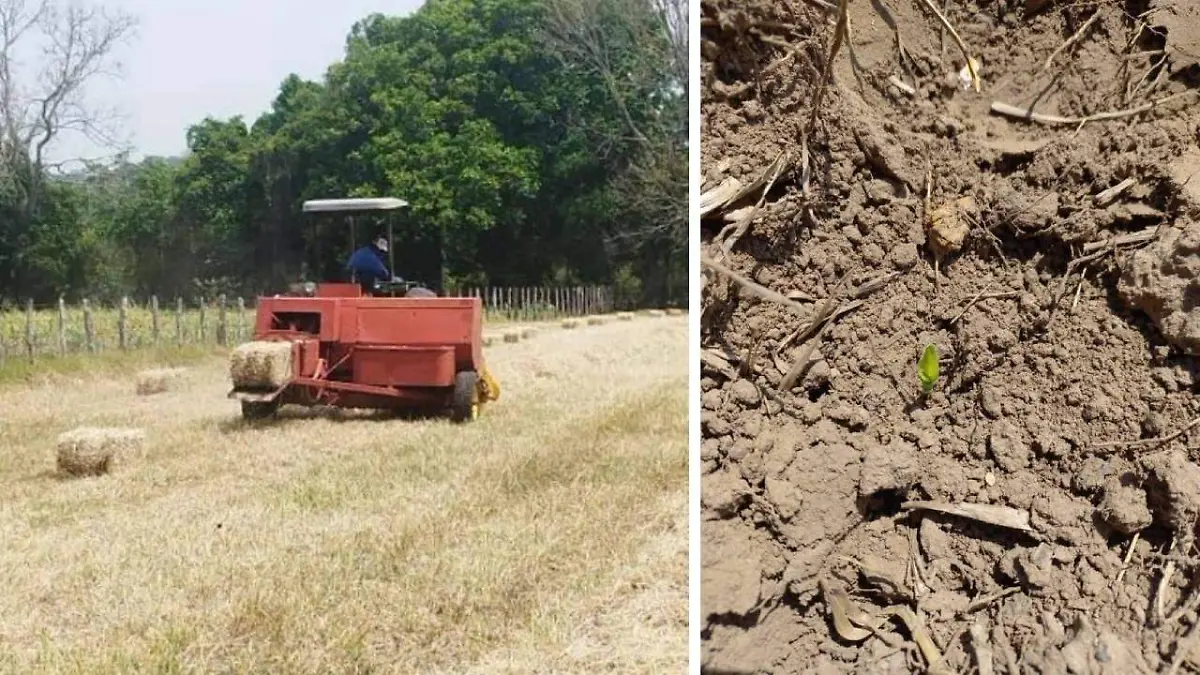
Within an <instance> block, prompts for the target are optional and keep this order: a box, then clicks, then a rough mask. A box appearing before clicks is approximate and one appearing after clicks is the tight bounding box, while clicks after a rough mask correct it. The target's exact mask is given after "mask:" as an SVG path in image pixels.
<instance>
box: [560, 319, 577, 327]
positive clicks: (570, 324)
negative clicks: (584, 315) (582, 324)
mask: <svg viewBox="0 0 1200 675" xmlns="http://www.w3.org/2000/svg"><path fill="white" fill-rule="evenodd" d="M562 327H563V328H567V329H571V328H578V327H579V321H578V320H576V319H563V322H562Z"/></svg>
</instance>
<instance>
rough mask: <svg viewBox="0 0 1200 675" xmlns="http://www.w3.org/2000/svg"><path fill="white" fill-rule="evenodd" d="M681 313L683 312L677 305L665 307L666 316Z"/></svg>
mask: <svg viewBox="0 0 1200 675" xmlns="http://www.w3.org/2000/svg"><path fill="white" fill-rule="evenodd" d="M682 314H683V310H682V309H679V308H678V307H668V308H667V316H680V315H682Z"/></svg>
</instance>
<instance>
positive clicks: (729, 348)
mask: <svg viewBox="0 0 1200 675" xmlns="http://www.w3.org/2000/svg"><path fill="white" fill-rule="evenodd" d="M821 5H822V3H819V2H816V1H815V0H776V1H770V2H767V1H763V0H752V1H751V2H734V1H733V0H703V1H702V2H701V8H702V12H701V21H702V24H701V37H702V44H701V51H702V55H703V58H702V66H701V71H702V77H703V83H702V96H703V100H702V104H701V110H702V112H701V119H702V130H701V138H702V151H701V152H702V158H703V159H702V172H703V180H704V185H703V186H702V192H704V193H705V194H706V195H711V194H714V193H716V192H720V190H721V186H722V185H724V186H726V187H729V186H732V187H733V188H737V187H738V186H742V187H745V186H750V187H752V188H753V187H754V184H755V182H756V179H757V178H759V177H760V176H761V177H763V179H762V180H760V181H758V182H759V183H761V184H763V185H764V186H767V187H769V189H767V190H766V192H765V195H764V192H763V188H762V187H758V188H755V189H750V190H747V192H748V194H745V195H743V196H742V197H741V198H740V200H739V199H738V198H732V199H726V200H725V202H727V203H725V202H722V200H720V199H718V200H716V203H715V204H713V205H710V206H709V207H702V211H704V213H703V222H702V233H703V234H702V246H703V249H704V253H705V256H707V258H708V259H710V260H712V261H714V262H716V263H717V264H718V265H720V266H722V267H723V268H724V269H725V270H727V271H728V272H732V273H733V274H736V275H738V276H740V277H742V278H743V279H745V280H748V281H749V282H752V283H754V284H758V285H760V286H762V287H765V288H766V289H769V290H770V291H774V292H776V293H779V294H784V295H786V296H788V297H789V298H790V299H791V303H792V304H791V306H788V305H787V304H785V303H783V302H781V301H779V300H767V299H763V297H762V295H761V293H759V294H756V293H755V292H754V291H752V290H750V289H749V284H748V283H746V282H745V281H738V280H735V279H733V278H732V277H731V276H730V275H729V274H727V273H726V272H719V271H717V270H716V269H714V268H712V267H706V269H705V271H704V273H703V278H702V284H703V291H702V297H703V300H702V309H703V314H702V336H701V340H702V343H703V344H702V348H703V352H702V354H703V364H702V371H703V373H702V382H701V388H702V394H701V395H702V421H701V426H702V434H703V441H702V450H701V452H702V462H703V478H702V497H701V502H702V507H701V508H702V519H703V522H702V540H703V549H702V576H701V584H702V610H701V611H702V617H703V618H702V623H701V630H702V641H703V670H704V672H705V673H712V674H714V675H715V674H717V673H850V672H860V673H910V672H937V673H945V672H959V673H967V672H978V673H983V674H990V673H1114V674H1116V673H1141V672H1168V671H1171V670H1172V669H1175V670H1176V672H1187V671H1189V670H1191V671H1193V672H1195V671H1197V670H1200V647H1197V645H1198V644H1200V637H1193V635H1197V634H1196V633H1193V632H1192V631H1193V628H1194V627H1195V626H1197V624H1198V622H1200V618H1198V616H1197V611H1198V605H1200V551H1198V550H1197V543H1196V535H1197V518H1198V517H1200V463H1198V462H1200V423H1198V422H1197V421H1198V420H1200V401H1198V399H1200V397H1198V396H1197V393H1198V392H1200V366H1198V365H1197V354H1200V96H1198V95H1197V92H1196V87H1197V85H1198V82H1200V63H1198V60H1200V4H1198V3H1194V2H1191V3H1189V2H1182V1H1180V2H1176V3H1174V4H1165V3H1162V2H1159V1H1158V0H1153V1H1152V2H1146V1H1145V0H1140V1H1139V0H1130V1H1129V2H1124V3H1115V2H1099V3H1088V4H1083V3H1076V4H1071V5H1066V4H1056V3H1051V2H1038V1H1036V0H1033V1H1031V2H1029V3H1028V4H1024V3H1013V2H982V1H981V0H965V2H964V1H962V0H959V1H955V2H949V3H946V6H945V8H944V12H945V15H946V17H947V19H948V20H949V21H950V23H951V24H952V25H953V26H954V27H955V28H956V29H957V31H958V33H959V34H960V35H961V36H962V38H963V40H964V41H965V43H966V44H967V46H968V47H969V49H970V50H971V54H972V56H974V58H976V59H977V61H978V64H979V66H980V73H981V82H982V87H981V91H980V92H976V91H974V90H973V89H972V88H970V87H969V86H968V87H964V86H963V83H962V81H961V80H960V77H959V71H960V69H962V68H963V66H964V64H965V60H964V58H963V56H962V54H961V52H960V51H958V48H957V47H956V46H955V43H954V41H953V39H952V37H951V36H950V35H949V34H948V33H944V31H943V30H942V29H941V28H940V24H939V22H938V20H937V19H936V17H935V16H934V15H933V14H932V13H930V12H929V11H928V10H927V9H926V8H925V7H924V6H923V5H922V4H921V3H919V2H917V1H916V0H912V1H910V0H873V1H871V2H867V1H858V2H851V3H849V10H848V12H849V14H848V15H849V22H848V26H849V37H848V40H847V41H846V42H845V43H844V44H843V46H842V49H841V51H840V52H839V54H838V55H837V57H836V58H835V60H834V62H833V63H834V66H833V77H832V80H831V82H830V84H829V87H828V89H827V90H826V93H825V97H824V99H823V102H822V104H821V108H820V111H819V113H820V114H819V117H818V122H817V124H816V126H815V128H813V129H812V131H811V133H810V134H809V135H808V138H809V142H808V151H809V157H810V158H811V159H810V163H809V169H810V172H809V173H808V175H809V179H808V183H807V186H806V189H805V186H803V185H802V177H803V176H804V175H806V172H804V171H802V169H801V157H802V154H803V153H802V145H801V140H800V139H801V135H802V132H803V130H804V128H805V126H806V120H807V119H808V115H809V110H810V104H811V102H812V99H813V96H814V91H815V90H816V89H817V83H818V82H819V80H820V77H821V72H822V69H823V67H824V63H825V58H826V56H825V55H826V53H827V50H828V46H829V44H830V42H831V41H832V36H833V31H834V14H833V12H832V10H831V9H830V8H822V6H821ZM897 36H899V38H900V40H897ZM900 45H902V46H903V50H904V54H905V57H904V58H901V56H900V48H899V46H900ZM1064 45H1065V47H1064ZM1060 47H1061V49H1060ZM1051 57H1053V58H1051ZM1048 59H1049V61H1048ZM1047 63H1049V65H1047ZM897 82H899V85H898V84H897ZM905 89H910V90H911V93H905ZM1163 99H1167V100H1166V101H1165V102H1164V103H1162V104H1160V105H1156V106H1155V107H1154V109H1152V110H1142V111H1141V112H1140V113H1138V114H1123V115H1120V116H1115V117H1113V118H1109V119H1092V120H1088V121H1087V122H1086V123H1083V124H1081V123H1080V121H1079V119H1080V118H1084V117H1086V116H1089V115H1094V114H1096V113H1102V112H1108V111H1126V110H1131V109H1137V108H1138V107H1139V106H1143V105H1144V104H1146V103H1148V102H1152V101H1159V100H1163ZM994 102H999V103H1002V104H1007V105H1008V106H1009V107H1010V109H1011V108H1013V107H1015V108H1018V109H1022V108H1029V107H1032V110H1033V111H1034V112H1035V113H1037V114H1039V115H1048V116H1057V117H1058V118H1066V121H1067V122H1069V123H1063V124H1053V123H1038V122H1035V121H1033V120H1031V119H1025V118H1022V117H1020V116H1013V115H1005V114H998V113H996V112H994V111H993V110H992V108H991V107H992V105H993V103H994ZM1043 119H1047V120H1048V121H1051V122H1053V121H1054V120H1053V118H1043ZM777 160H779V161H780V162H786V163H787V165H786V168H784V169H783V170H782V171H780V172H779V173H778V176H777V178H776V180H774V181H771V180H770V176H769V175H767V171H768V169H769V168H770V167H771V166H772V163H773V162H777ZM775 166H779V163H776V164H775ZM927 186H928V190H929V201H928V204H929V206H932V207H935V208H936V207H938V206H939V205H941V204H947V203H952V202H956V201H957V200H961V199H963V198H966V197H970V199H968V200H965V201H962V202H958V203H960V204H962V205H963V206H964V208H963V209H962V210H961V215H962V219H961V221H960V222H961V223H962V224H963V225H964V227H965V233H964V236H963V237H962V240H961V245H957V243H956V242H953V241H952V242H950V243H951V244H953V245H951V246H949V247H948V250H946V251H944V255H942V256H940V262H939V265H938V267H939V270H940V274H939V275H937V276H935V272H934V256H933V255H932V254H933V251H931V247H930V245H929V240H930V238H929V236H928V234H927V230H926V227H925V222H926V218H927V212H928V211H929V207H928V206H927V204H926V190H927ZM726 194H727V195H728V194H729V193H726ZM760 197H761V208H760V209H759V210H758V211H757V212H753V211H752V210H751V209H752V207H753V206H754V205H755V204H756V203H758V202H759V199H760ZM702 201H703V200H702ZM748 213H753V215H751V216H750V220H748V221H747V220H745V217H746V215H747V214H748ZM739 221H740V222H743V223H748V227H747V228H746V229H745V232H744V233H742V234H740V235H738V234H732V233H734V232H736V231H737V230H738V224H739ZM935 232H936V233H939V234H942V233H940V232H938V231H937V230H936V229H935ZM831 296H832V297H833V299H834V301H835V303H837V304H833V303H831V304H829V305H828V306H826V304H825V301H826V299H827V298H830V297H831ZM826 308H828V309H830V310H832V311H831V315H832V319H831V320H830V321H828V322H827V323H825V324H824V330H823V331H816V330H815V329H816V328H818V327H820V324H816V325H814V326H813V328H814V330H809V331H803V329H805V328H806V327H807V326H809V324H810V323H811V322H812V321H813V320H814V319H816V318H818V317H819V316H820V315H821V314H822V310H823V309H826ZM797 331H803V334H802V335H800V336H799V337H798V338H795V337H794V336H795V334H796V332H797ZM814 333H815V335H816V336H815V337H812V336H813V334H814ZM930 343H932V344H935V345H936V346H937V347H938V350H939V352H940V355H941V377H940V379H939V380H938V382H937V384H936V386H935V387H934V389H933V391H932V392H931V393H929V394H928V395H925V396H922V395H920V386H919V385H918V380H917V376H916V363H917V360H918V358H919V357H920V355H921V353H922V350H923V348H924V346H925V345H926V344H930ZM810 350H811V351H810ZM798 361H799V363H798V364H797V362H798ZM793 366H796V367H793ZM789 371H791V372H792V373H793V374H794V375H795V378H794V384H792V386H789V387H783V386H781V383H782V382H783V381H784V379H785V376H786V375H787V374H788V373H789ZM789 384H791V383H789ZM989 508H990V509H991V510H990V511H988V510H986V509H989ZM939 509H940V510H939ZM971 509H974V511H972V510H971ZM947 510H949V511H950V512H947Z"/></svg>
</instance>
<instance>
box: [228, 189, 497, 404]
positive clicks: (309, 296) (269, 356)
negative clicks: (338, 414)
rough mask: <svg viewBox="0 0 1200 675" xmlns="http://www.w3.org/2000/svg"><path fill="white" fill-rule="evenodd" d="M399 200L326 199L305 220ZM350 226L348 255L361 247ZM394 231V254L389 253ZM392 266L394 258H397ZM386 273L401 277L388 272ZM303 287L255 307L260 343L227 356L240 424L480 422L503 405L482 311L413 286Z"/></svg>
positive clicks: (380, 208) (392, 205) (394, 205)
mask: <svg viewBox="0 0 1200 675" xmlns="http://www.w3.org/2000/svg"><path fill="white" fill-rule="evenodd" d="M404 206H407V203H406V202H404V201H402V200H399V199H394V198H382V199H323V200H315V201H308V202H305V203H304V211H305V212H307V213H344V214H355V213H370V212H374V213H379V212H384V213H386V212H391V211H394V210H396V209H399V208H402V207H404ZM355 234H356V233H355V227H354V220H353V217H351V227H350V239H351V248H353V247H354V243H355V239H356V236H355ZM392 239H393V237H392V224H391V222H390V220H389V223H388V244H389V246H388V250H389V252H391V251H394V248H393V247H392V246H391V244H392ZM390 257H391V258H392V260H394V253H392V254H391V256H390ZM389 268H391V269H394V267H393V266H391V265H389ZM368 290H369V291H370V292H367V291H365V290H364V288H363V287H362V286H361V285H360V284H359V283H355V282H322V283H318V284H306V288H305V292H304V293H302V294H300V295H290V296H278V295H277V296H274V297H262V298H259V299H258V306H257V313H256V319H255V327H254V340H253V341H252V342H248V343H245V344H242V345H239V346H238V347H237V348H236V349H234V350H233V353H232V354H231V355H230V377H231V379H232V380H233V389H232V390H231V391H230V392H229V398H233V399H237V400H239V401H241V404H242V416H243V417H244V418H246V419H260V418H264V417H269V416H272V415H274V414H275V413H276V411H277V410H278V409H279V407H280V406H281V405H284V404H294V405H304V406H338V407H343V408H375V409H392V410H422V411H441V412H445V411H449V413H450V416H451V418H452V419H453V420H455V421H459V422H463V421H469V420H474V419H475V418H476V417H477V416H478V414H479V411H480V408H481V406H482V405H483V404H484V403H486V402H488V401H494V400H496V399H497V398H499V395H500V386H499V383H497V382H496V380H495V378H494V377H492V375H491V373H490V372H489V371H488V369H487V366H486V364H485V363H484V359H483V348H482V333H483V302H482V300H481V299H480V298H447V297H438V296H437V294H436V293H433V292H432V291H430V290H428V289H425V288H421V287H416V288H414V284H412V283H411V282H404V281H393V282H390V283H379V284H376V285H375V287H374V288H373V289H368Z"/></svg>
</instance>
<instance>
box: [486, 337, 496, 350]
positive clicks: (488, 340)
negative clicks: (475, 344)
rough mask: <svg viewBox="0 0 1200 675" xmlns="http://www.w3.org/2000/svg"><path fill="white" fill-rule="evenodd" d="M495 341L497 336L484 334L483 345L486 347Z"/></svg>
mask: <svg viewBox="0 0 1200 675" xmlns="http://www.w3.org/2000/svg"><path fill="white" fill-rule="evenodd" d="M495 341H496V338H495V337H493V336H491V335H484V336H483V346H484V347H491V346H492V343H493V342H495Z"/></svg>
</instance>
